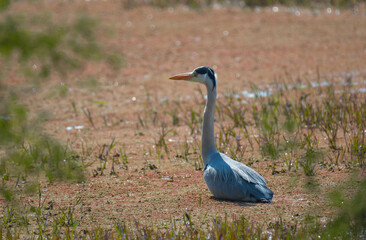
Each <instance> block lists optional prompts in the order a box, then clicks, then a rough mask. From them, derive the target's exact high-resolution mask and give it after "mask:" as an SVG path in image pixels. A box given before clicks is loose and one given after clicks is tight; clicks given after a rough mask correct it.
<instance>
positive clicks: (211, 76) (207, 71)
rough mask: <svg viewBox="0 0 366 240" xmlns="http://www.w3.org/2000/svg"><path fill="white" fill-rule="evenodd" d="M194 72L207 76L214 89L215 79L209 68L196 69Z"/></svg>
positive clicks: (212, 71)
mask: <svg viewBox="0 0 366 240" xmlns="http://www.w3.org/2000/svg"><path fill="white" fill-rule="evenodd" d="M194 71H195V72H196V73H198V74H207V75H208V76H209V77H210V79H211V81H212V83H213V87H214V88H215V87H216V78H215V72H214V70H212V69H211V68H209V67H198V68H196V69H195V70H194Z"/></svg>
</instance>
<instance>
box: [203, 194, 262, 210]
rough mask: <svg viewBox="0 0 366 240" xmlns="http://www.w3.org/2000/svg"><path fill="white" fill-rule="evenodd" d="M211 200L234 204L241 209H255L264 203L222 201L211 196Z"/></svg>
mask: <svg viewBox="0 0 366 240" xmlns="http://www.w3.org/2000/svg"><path fill="white" fill-rule="evenodd" d="M210 199H212V200H215V201H217V202H227V203H233V204H235V205H238V206H241V207H255V206H256V205H257V204H262V203H260V202H259V203H254V202H243V201H233V200H227V199H220V198H215V197H214V196H211V197H210Z"/></svg>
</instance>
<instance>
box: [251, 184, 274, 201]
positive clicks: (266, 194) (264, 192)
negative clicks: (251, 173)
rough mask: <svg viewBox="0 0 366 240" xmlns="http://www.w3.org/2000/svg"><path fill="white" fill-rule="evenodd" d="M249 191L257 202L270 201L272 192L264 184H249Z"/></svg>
mask: <svg viewBox="0 0 366 240" xmlns="http://www.w3.org/2000/svg"><path fill="white" fill-rule="evenodd" d="M249 191H250V194H251V195H252V196H253V197H254V198H255V199H256V200H257V201H258V202H272V197H273V192H272V190H271V189H269V188H267V187H266V186H264V185H261V184H251V188H250V190H249Z"/></svg>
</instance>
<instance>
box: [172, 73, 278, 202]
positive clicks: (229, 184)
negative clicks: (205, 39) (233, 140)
mask: <svg viewBox="0 0 366 240" xmlns="http://www.w3.org/2000/svg"><path fill="white" fill-rule="evenodd" d="M170 79H172V80H186V81H191V82H198V83H202V84H204V85H205V86H206V88H207V102H206V108H205V111H204V115H203V126H202V143H201V144H202V159H203V163H204V164H205V170H204V173H203V176H204V179H205V181H206V184H207V186H208V189H209V190H210V191H211V193H212V194H213V195H214V197H216V198H218V199H226V200H234V201H245V202H266V203H268V202H272V197H273V192H272V191H271V190H270V189H269V188H267V187H266V180H265V179H264V178H263V177H262V176H261V175H260V174H259V173H257V172H256V171H254V170H253V169H251V168H250V167H248V166H246V165H245V164H243V163H241V162H238V161H235V160H233V159H231V158H229V157H228V156H226V155H225V154H223V153H219V152H218V151H217V150H216V146H215V136H214V112H215V102H216V88H217V77H216V74H215V73H214V71H213V70H212V69H211V68H209V67H198V68H196V69H195V70H193V71H192V72H189V73H184V74H179V75H176V76H173V77H171V78H170Z"/></svg>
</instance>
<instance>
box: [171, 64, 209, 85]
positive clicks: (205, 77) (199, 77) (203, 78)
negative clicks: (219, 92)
mask: <svg viewBox="0 0 366 240" xmlns="http://www.w3.org/2000/svg"><path fill="white" fill-rule="evenodd" d="M169 79H171V80H185V81H190V82H198V83H202V84H205V85H206V86H207V87H208V89H212V90H214V89H215V88H216V74H215V72H214V71H213V70H212V69H211V68H209V67H198V68H196V69H194V70H193V71H192V72H188V73H182V74H178V75H175V76H172V77H170V78H169Z"/></svg>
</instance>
